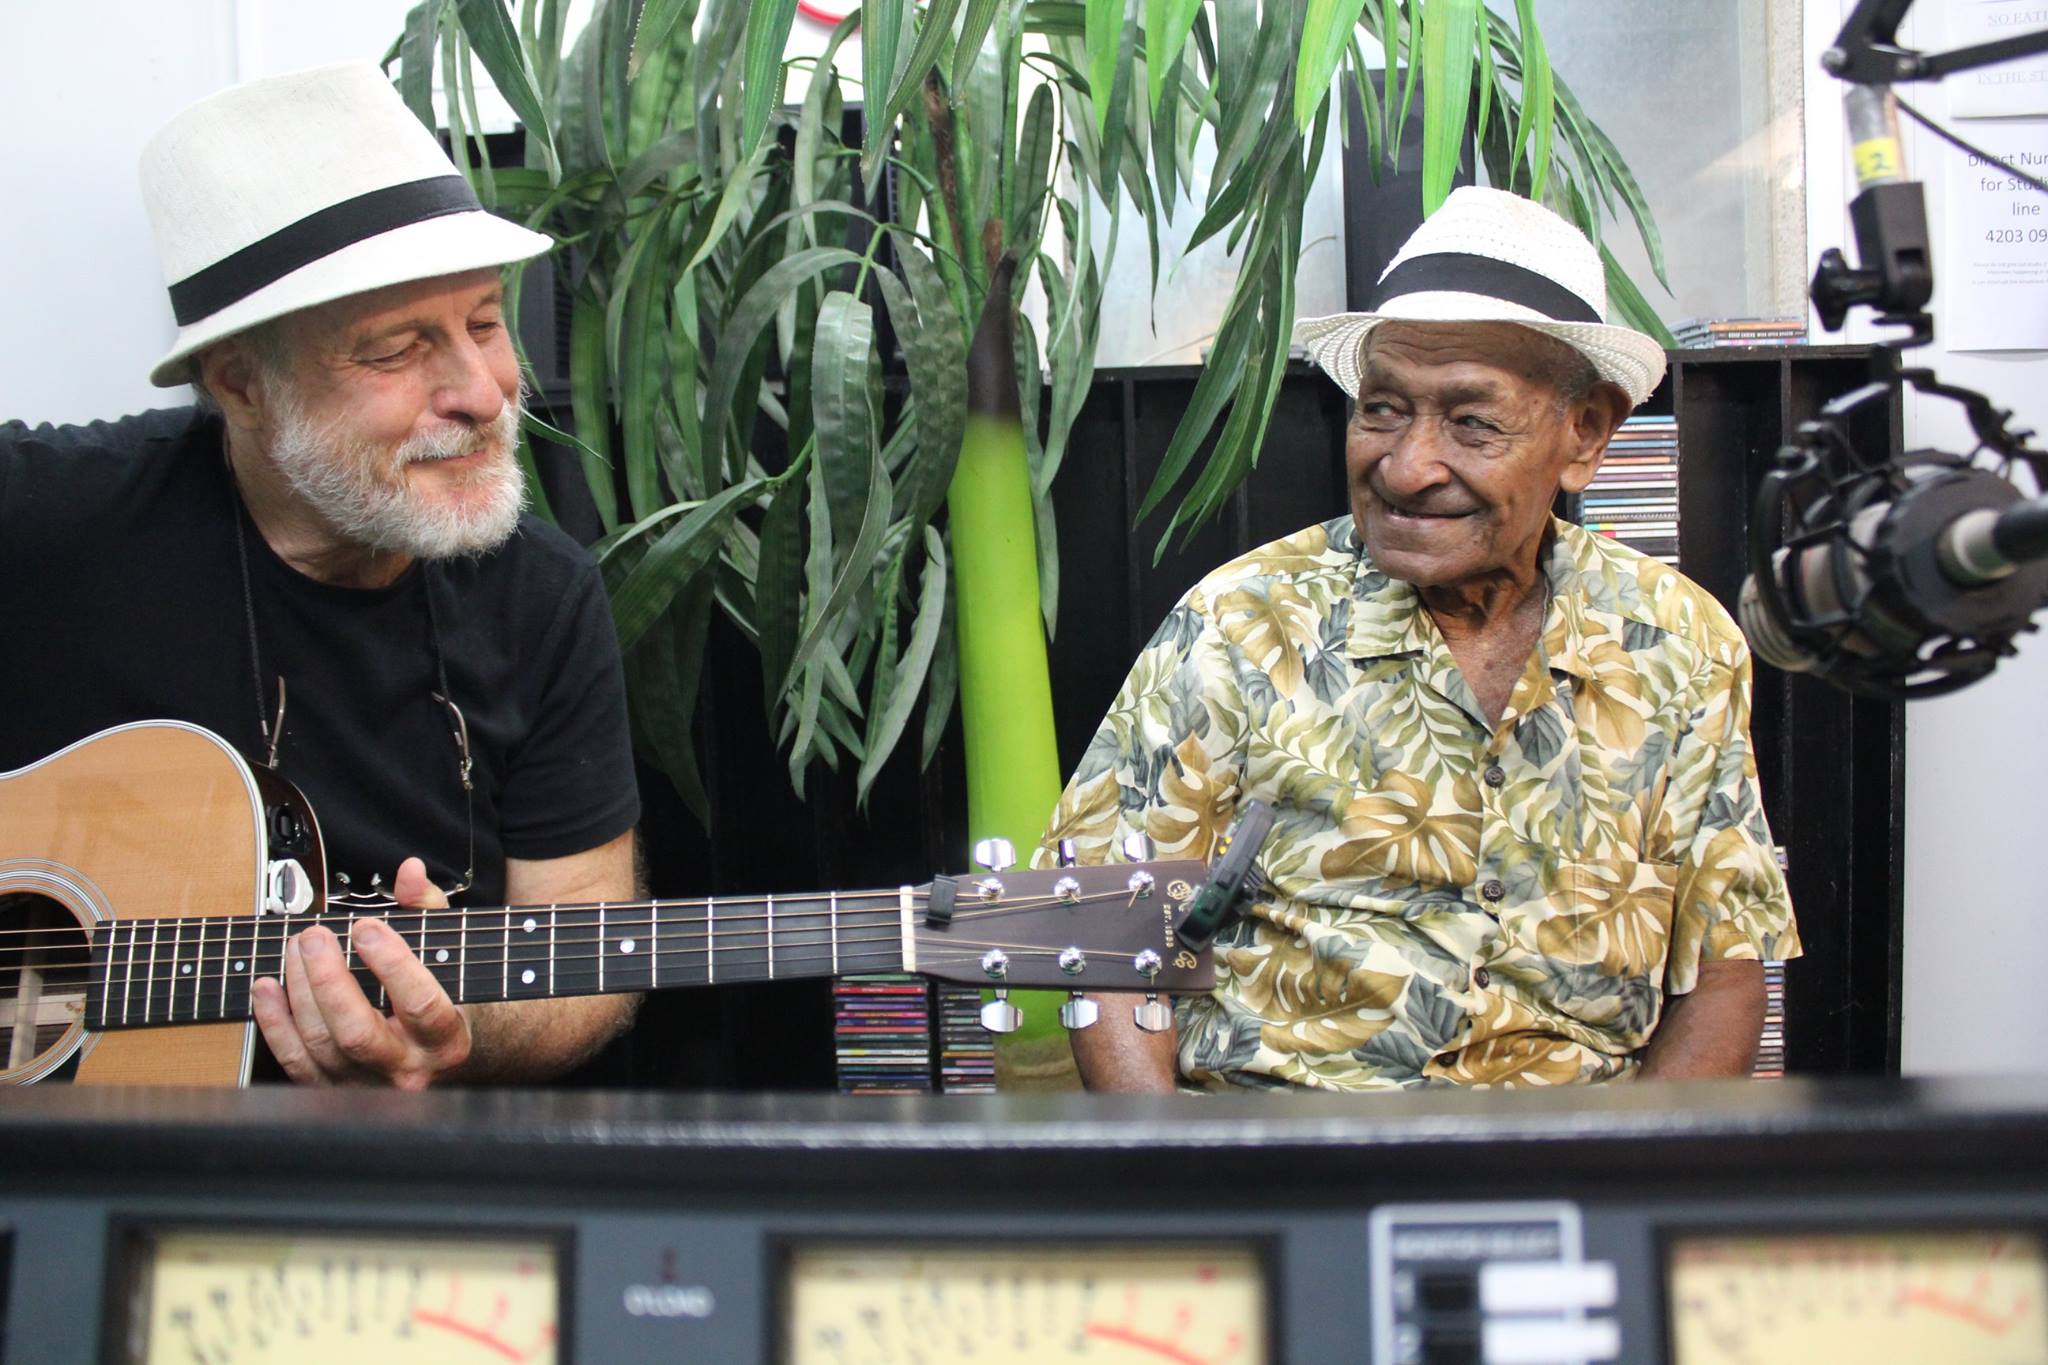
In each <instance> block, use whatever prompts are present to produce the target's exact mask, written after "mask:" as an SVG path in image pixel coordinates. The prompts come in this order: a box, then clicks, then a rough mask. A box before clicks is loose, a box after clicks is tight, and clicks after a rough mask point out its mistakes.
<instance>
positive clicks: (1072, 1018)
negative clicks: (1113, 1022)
mask: <svg viewBox="0 0 2048 1365" xmlns="http://www.w3.org/2000/svg"><path fill="white" fill-rule="evenodd" d="M1101 1013H1102V1011H1101V1010H1100V1009H1099V1008H1098V1007H1097V1006H1096V1004H1095V1002H1094V1001H1093V1000H1090V999H1089V998H1088V997H1087V996H1085V995H1083V994H1081V992H1079V991H1070V992H1068V994H1067V999H1066V1003H1065V1004H1063V1005H1061V1006H1060V1023H1061V1025H1062V1026H1064V1027H1065V1028H1066V1029H1067V1030H1068V1031H1069V1032H1078V1031H1079V1030H1081V1029H1084V1028H1088V1027H1089V1026H1090V1025H1092V1024H1094V1022H1095V1021H1096V1019H1098V1018H1099V1017H1101Z"/></svg>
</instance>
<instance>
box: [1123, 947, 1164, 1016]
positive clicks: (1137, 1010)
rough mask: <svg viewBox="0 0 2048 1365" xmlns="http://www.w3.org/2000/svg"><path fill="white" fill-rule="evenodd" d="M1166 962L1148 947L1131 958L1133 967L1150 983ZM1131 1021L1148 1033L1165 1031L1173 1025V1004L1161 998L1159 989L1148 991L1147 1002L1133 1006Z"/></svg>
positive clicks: (1146, 994)
mask: <svg viewBox="0 0 2048 1365" xmlns="http://www.w3.org/2000/svg"><path fill="white" fill-rule="evenodd" d="M1164 965H1165V964H1164V963H1163V962H1161V961H1160V958H1159V954H1158V953H1156V952H1154V951H1153V950H1152V949H1150V948H1147V949H1145V950H1144V951H1143V952H1141V953H1139V954H1138V955H1137V956H1136V957H1134V958H1132V959H1131V967H1132V968H1133V969H1134V970H1135V971H1136V972H1137V973H1138V975H1139V976H1142V977H1144V978H1145V982H1146V984H1147V985H1150V984H1151V983H1152V982H1153V981H1154V980H1155V979H1156V978H1157V977H1158V975H1159V969H1160V968H1161V967H1163V966H1164ZM1131 1021H1132V1022H1133V1023H1135V1024H1136V1025H1137V1026H1138V1027H1139V1028H1141V1029H1143V1030H1144V1031H1145V1032H1147V1033H1164V1032H1166V1031H1167V1030H1168V1029H1170V1028H1172V1027H1173V1006H1171V1005H1169V1004H1167V1003H1166V1002H1165V1001H1164V1000H1161V999H1160V998H1159V992H1158V991H1146V992H1145V1003H1144V1004H1142V1005H1135V1006H1133V1007H1132V1008H1131Z"/></svg>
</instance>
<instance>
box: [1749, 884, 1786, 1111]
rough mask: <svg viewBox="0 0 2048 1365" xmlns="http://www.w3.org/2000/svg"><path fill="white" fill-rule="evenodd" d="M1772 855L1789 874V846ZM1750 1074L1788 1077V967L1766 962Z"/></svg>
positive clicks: (1771, 1078) (1764, 1078)
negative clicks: (1759, 1026) (1760, 1021)
mask: <svg viewBox="0 0 2048 1365" xmlns="http://www.w3.org/2000/svg"><path fill="white" fill-rule="evenodd" d="M1771 855H1772V856H1773V857H1775V858H1776V859H1777V860H1778V870H1779V871H1780V872H1783V871H1786V870H1788V869H1789V868H1790V866H1791V862H1790V860H1789V859H1788V858H1787V857H1786V856H1785V846H1784V845H1783V844H1774V845H1772V846H1771ZM1749 1074H1750V1075H1752V1076H1754V1077H1756V1079H1758V1080H1760V1081H1778V1080H1783V1079H1784V1078H1785V964H1784V963H1782V962H1766V963H1765V964H1764V1027H1763V1032H1762V1033H1761V1034H1760V1035H1758V1038H1757V1047H1756V1065H1755V1066H1754V1067H1752V1068H1750V1073H1749Z"/></svg>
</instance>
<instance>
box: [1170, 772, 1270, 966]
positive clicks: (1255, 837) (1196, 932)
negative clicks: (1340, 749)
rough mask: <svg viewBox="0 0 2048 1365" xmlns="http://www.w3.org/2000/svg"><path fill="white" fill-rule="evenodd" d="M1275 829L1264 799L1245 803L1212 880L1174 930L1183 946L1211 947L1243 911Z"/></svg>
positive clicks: (1211, 867)
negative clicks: (1223, 930) (1256, 872)
mask: <svg viewBox="0 0 2048 1365" xmlns="http://www.w3.org/2000/svg"><path fill="white" fill-rule="evenodd" d="M1272 832H1273V808H1272V807H1271V806H1268V805H1267V804H1266V803H1265V802H1263V801H1247V802H1245V806H1244V810H1243V812H1242V813H1240V814H1239V815H1238V817H1237V823H1236V824H1234V825H1232V826H1231V827H1230V832H1229V833H1228V834H1226V835H1224V836H1223V841H1222V843H1221V844H1220V845H1219V848H1220V851H1221V856H1219V857H1217V858H1216V859H1215V860H1214V861H1212V862H1211V863H1210V864H1209V880H1207V881H1205V882H1203V883H1202V886H1201V889H1200V890H1198V891H1196V892H1195V899H1194V901H1193V903H1192V904H1190V905H1189V906H1188V912H1187V915H1186V916H1185V917H1184V918H1183V919H1182V920H1181V922H1180V924H1179V925H1178V926H1176V927H1175V929H1174V931H1173V936H1174V937H1175V938H1176V939H1178V940H1180V942H1181V944H1182V946H1183V947H1187V948H1193V949H1195V950H1196V951H1197V952H1199V951H1201V950H1202V949H1204V948H1206V947H1208V946H1209V945H1210V944H1211V943H1212V942H1214V941H1215V938H1216V935H1217V934H1218V933H1219V932H1221V931H1222V929H1223V926H1224V925H1226V924H1228V923H1230V922H1231V921H1232V920H1234V919H1236V918H1237V917H1238V915H1239V914H1241V913H1242V912H1243V910H1244V907H1245V904H1246V903H1247V902H1248V901H1250V900H1251V898H1252V895H1253V893H1254V892H1255V891H1256V890H1257V889H1258V888H1257V885H1256V884H1255V883H1253V881H1252V873H1253V872H1254V871H1255V870H1256V868H1255V867H1254V863H1255V862H1256V861H1257V859H1258V856H1259V850H1260V849H1261V848H1262V847H1264V845H1265V842H1266V836H1267V835H1268V834H1270V833H1272Z"/></svg>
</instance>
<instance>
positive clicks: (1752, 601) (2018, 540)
mask: <svg viewBox="0 0 2048 1365" xmlns="http://www.w3.org/2000/svg"><path fill="white" fill-rule="evenodd" d="M1792 455H1793V448H1788V450H1787V452H1784V453H1781V461H1784V462H1786V463H1788V464H1794V465H1796V464H1797V463H1798V461H1797V458H1796V456H1795V457H1793V458H1791V459H1788V458H1787V457H1788V456H1792ZM1772 477H1778V476H1775V475H1774V476H1772ZM1767 482H1768V480H1767ZM1765 491H1766V492H1768V491H1770V490H1768V489H1767V490H1765ZM1764 501H1765V499H1764V497H1763V496H1762V495H1761V494H1760V496H1759V507H1760V509H1761V507H1762V504H1763V502H1764ZM1794 521H1795V524H1796V527H1797V529H1796V530H1795V531H1794V533H1793V534H1792V535H1791V536H1788V537H1787V538H1786V543H1785V544H1784V545H1782V546H1781V547H1779V548H1777V549H1775V550H1772V551H1770V552H1769V554H1768V557H1767V558H1765V559H1764V562H1763V563H1762V564H1757V563H1755V562H1754V561H1753V563H1752V572H1751V574H1750V576H1749V577H1748V578H1746V579H1745V580H1744V581H1743V585H1742V592H1741V597H1740V600H1739V602H1738V605H1737V614H1738V615H1739V617H1740V618H1741V622H1742V629H1743V633H1744V634H1745V635H1747V636H1748V637H1749V642H1750V646H1751V648H1752V649H1753V650H1755V652H1756V656H1757V657H1758V658H1759V659H1762V660H1763V661H1764V662H1766V663H1769V664H1772V665H1774V666H1776V667H1778V668H1782V669H1785V670H1786V671H1788V672H1798V673H1812V674H1814V675H1816V676H1818V677H1821V678H1823V679H1825V680H1827V681H1829V682H1833V683H1837V684H1839V685H1841V686H1844V687H1846V688H1848V689H1849V690H1851V691H1855V692H1860V693H1863V694H1865V695H1871V696H1879V697H1919V696H1932V695H1938V694H1939V693H1942V692H1947V691H1952V690H1954V689H1955V688H1958V687H1962V686H1964V685H1966V684H1968V683H1970V682H1974V681H1975V680H1976V679H1978V678H1980V677H1982V676H1983V675H1984V674H1985V673H1988V672H1989V671H1990V670H1991V668H1992V667H1993V666H1994V665H1995V664H1996V663H1997V661H1998V659H1999V658H2000V657H2002V656H2004V655H2007V654H2010V653H2011V652H2012V643H2011V642H2012V638H2013V636H2015V635H2016V634H2018V633H2019V632H2020V631H2022V630H2025V629H2028V628H2029V627H2028V621H2029V618H2030V617H2031V616H2032V615H2033V613H2034V612H2035V611H2037V610H2039V609H2040V607H2041V606H2042V605H2043V604H2044V603H2048V498H2044V497H2036V498H2028V499H2023V498H2022V497H2021V495H2020V493H2019V490H2017V489H2016V488H2014V487H2013V485H2012V484H2011V483H2009V482H2008V481H2007V480H2006V479H2005V477H2004V476H2003V475H2002V474H2000V473H1998V472H1996V471H1993V470H1990V469H1984V468H1978V467H1975V466H1973V465H1970V464H1967V463H1965V462H1963V461H1961V460H1959V459H1958V458H1957V457H1955V456H1951V455H1946V454H1943V453H1941V452H1939V451H1919V452H1915V453H1914V454H1912V455H1908V456H1906V457H1905V458H1903V459H1902V460H1900V461H1898V462H1897V463H1895V464H1889V465H1886V466H1883V467H1881V468H1878V469H1873V470H1865V471H1861V472H1859V473H1856V474H1853V475H1851V476H1849V477H1847V478H1845V479H1838V480H1835V481H1834V483H1833V485H1832V487H1831V488H1830V489H1829V490H1828V491H1827V493H1825V494H1824V495H1822V496H1820V497H1819V498H1816V499H1811V500H1809V501H1808V502H1807V503H1806V504H1805V505H1804V506H1803V507H1798V508H1795V510H1794ZM1760 557H1761V556H1760Z"/></svg>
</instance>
